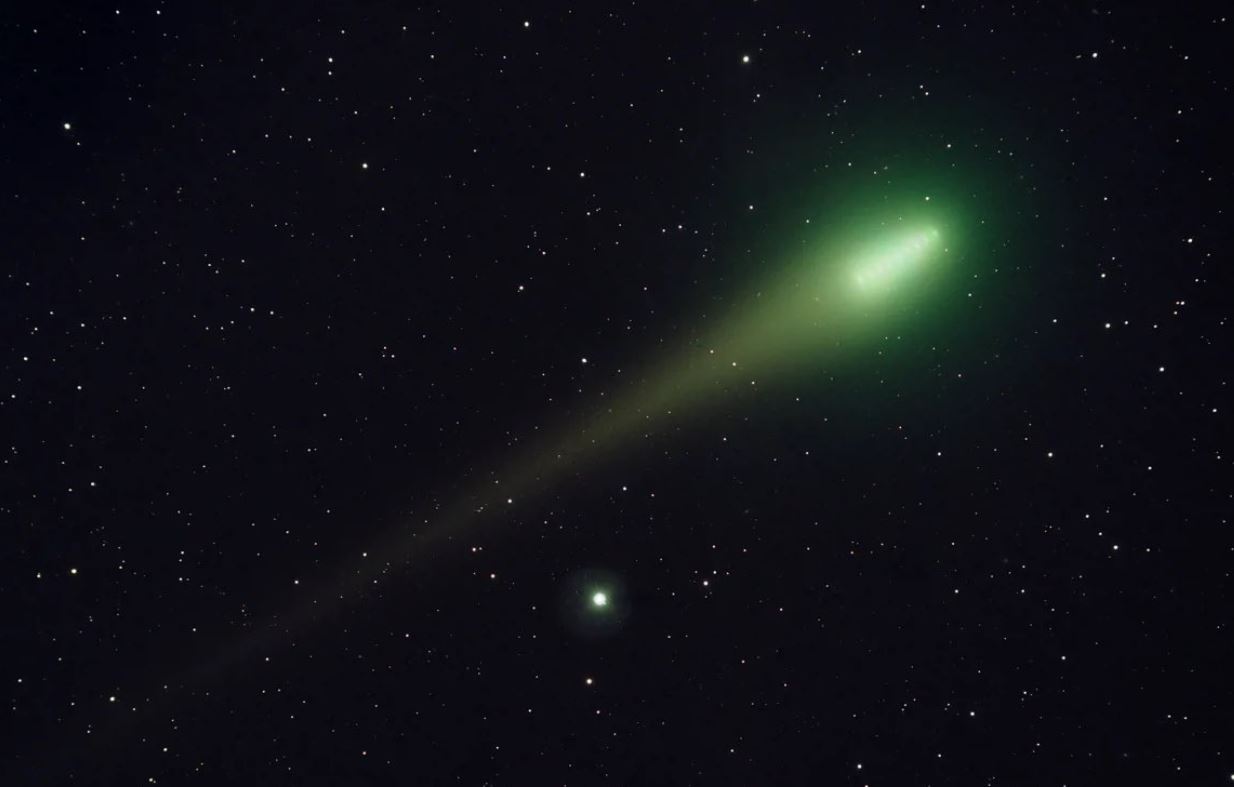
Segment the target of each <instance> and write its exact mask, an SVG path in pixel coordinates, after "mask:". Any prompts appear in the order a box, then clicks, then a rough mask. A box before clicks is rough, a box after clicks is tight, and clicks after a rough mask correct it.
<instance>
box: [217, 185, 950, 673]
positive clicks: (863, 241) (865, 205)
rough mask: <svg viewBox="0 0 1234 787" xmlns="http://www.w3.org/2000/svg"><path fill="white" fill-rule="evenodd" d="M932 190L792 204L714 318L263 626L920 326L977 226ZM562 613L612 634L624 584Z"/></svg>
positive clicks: (341, 601) (332, 603)
mask: <svg viewBox="0 0 1234 787" xmlns="http://www.w3.org/2000/svg"><path fill="white" fill-rule="evenodd" d="M929 193H933V194H935V195H936V196H938V195H939V190H938V188H937V187H934V188H932V189H931V191H930V192H926V191H924V190H922V189H905V190H904V191H902V192H901V193H899V194H898V195H891V196H889V195H887V194H881V195H880V194H870V193H861V192H859V191H857V190H855V193H853V194H849V195H848V196H849V197H850V198H851V201H846V202H845V203H844V204H847V205H850V206H851V207H850V208H848V209H847V210H845V209H838V210H837V209H836V208H834V207H832V208H829V209H828V212H827V213H826V214H825V215H823V216H819V215H817V214H815V215H814V216H813V220H812V221H808V220H804V216H802V214H800V213H799V214H797V217H796V218H795V219H794V220H795V222H797V223H795V224H794V225H786V226H784V227H783V228H774V229H776V230H781V229H782V230H783V231H770V230H771V229H773V228H768V227H762V228H761V231H762V232H763V233H764V234H766V235H767V236H768V237H769V238H771V239H772V240H770V241H769V242H768V243H769V247H771V246H774V247H775V248H774V249H770V250H767V251H765V252H761V253H759V254H758V255H757V263H758V264H759V265H766V267H767V270H768V271H770V272H771V275H770V276H767V277H764V278H763V279H762V281H761V282H757V281H747V282H746V283H745V285H744V286H742V287H741V288H740V290H739V291H738V292H735V293H731V294H730V296H729V297H726V298H723V299H719V300H718V301H717V302H720V303H723V306H722V307H721V308H719V309H717V310H716V311H717V312H718V314H717V315H716V316H712V314H707V315H705V316H704V315H699V316H698V317H697V318H696V320H697V321H696V322H694V323H693V326H692V327H687V328H684V329H682V331H681V332H680V333H679V334H677V335H676V336H675V337H671V338H672V339H673V340H674V341H672V342H671V343H670V345H675V346H676V347H677V349H676V350H669V351H668V352H656V353H655V357H654V358H652V359H651V360H649V361H647V362H644V363H642V364H641V371H640V370H638V369H632V370H630V371H625V372H621V371H620V369H617V370H616V371H617V372H619V374H616V375H614V377H613V378H611V380H612V382H611V385H612V387H611V388H607V389H602V390H601V392H600V396H599V397H598V398H594V399H593V400H592V402H591V404H590V405H584V406H581V407H580V409H579V410H576V411H575V412H574V413H572V414H570V415H566V416H564V417H563V418H562V419H561V420H560V421H558V422H557V423H556V424H543V425H537V426H535V427H534V429H533V430H532V432H531V433H530V434H528V435H526V437H527V438H529V439H527V440H526V441H523V440H516V441H512V443H513V445H512V448H511V450H510V451H509V452H508V453H507V454H506V455H504V456H502V457H497V458H493V459H490V460H488V461H486V462H485V463H484V464H485V465H487V466H488V467H489V468H491V469H490V470H489V471H487V472H484V473H479V474H476V475H475V476H473V478H472V480H471V481H470V482H469V483H467V484H465V485H464V486H463V487H462V488H460V489H458V490H456V491H455V493H454V494H453V495H452V497H451V498H450V499H449V500H448V501H447V502H446V503H445V504H443V505H441V506H440V507H439V508H436V509H435V510H434V511H433V513H432V514H431V515H430V516H428V517H417V519H416V520H415V521H414V522H406V523H404V524H402V525H400V526H398V527H392V528H390V529H389V530H387V531H386V532H385V534H384V536H383V537H382V538H380V539H378V540H377V541H376V542H375V543H372V544H370V545H369V547H368V549H367V550H366V551H365V552H364V553H363V554H362V556H361V557H360V558H356V559H353V560H349V561H347V563H346V564H345V565H340V567H339V571H338V573H337V574H336V576H335V577H334V579H333V581H332V582H326V583H324V584H323V587H325V588H328V589H329V591H328V592H324V593H322V594H321V595H320V596H314V598H312V599H310V600H309V601H306V602H305V603H304V604H302V605H301V606H299V607H297V608H296V609H294V610H292V611H291V612H289V613H288V614H287V615H286V616H283V617H280V618H279V619H278V625H277V626H270V627H268V628H267V629H265V630H263V631H265V632H275V631H285V630H288V629H290V628H294V627H297V626H301V625H307V624H308V623H310V622H313V621H318V620H321V619H322V617H323V615H325V614H327V612H328V611H329V610H331V609H335V608H339V607H343V606H345V605H347V604H349V603H352V602H353V601H354V600H357V599H360V598H363V597H365V596H366V595H368V594H369V593H371V592H372V589H373V586H374V585H376V584H378V583H382V584H384V583H385V581H386V579H387V577H388V576H390V575H391V574H393V573H395V572H394V571H392V569H397V568H400V567H404V566H409V565H413V564H419V561H420V560H428V561H430V562H431V557H432V555H433V554H434V553H436V552H437V551H438V550H442V549H448V548H451V546H452V545H453V544H456V543H457V542H456V541H455V539H457V538H458V537H459V536H461V535H462V534H463V533H464V532H466V533H468V534H469V535H471V536H473V537H479V536H480V534H481V532H482V531H483V530H484V529H485V527H486V526H488V527H492V526H495V525H497V524H499V523H502V522H505V521H506V519H505V517H500V516H492V515H490V512H492V511H508V510H510V508H511V504H510V503H509V501H510V500H519V501H520V502H523V501H524V500H527V499H532V498H534V497H536V496H537V495H540V494H544V493H545V492H546V491H548V490H551V489H553V488H554V487H555V486H556V485H558V484H560V483H562V482H564V481H566V480H569V479H573V478H577V477H579V476H580V475H582V474H583V473H584V472H585V470H586V469H587V467H588V466H589V465H590V464H591V463H593V462H598V461H611V460H612V459H613V458H614V457H616V456H617V455H619V454H620V453H621V452H623V451H625V450H629V449H631V448H634V447H636V446H639V445H644V444H645V442H644V441H645V440H646V439H647V438H648V437H649V436H650V435H652V434H655V433H660V434H666V433H671V432H673V431H676V430H678V429H679V428H680V427H681V426H682V424H683V423H684V422H685V421H686V420H689V421H691V422H698V421H700V420H703V419H704V418H705V417H706V416H707V415H708V414H710V413H711V412H712V409H713V408H714V407H716V406H717V405H718V404H719V403H722V402H725V401H733V400H734V399H738V398H739V397H740V396H741V395H743V392H749V391H756V390H761V388H762V387H763V386H765V385H774V384H777V383H778V384H785V383H787V382H789V381H793V382H794V383H796V382H798V381H802V380H804V381H806V384H808V381H809V380H810V379H812V378H814V377H815V376H817V375H818V374H819V373H820V371H822V370H823V369H825V368H826V367H827V366H828V365H830V364H831V363H832V362H833V361H834V360H835V359H836V357H837V356H839V355H840V354H841V353H844V352H848V353H850V354H851V351H852V350H853V349H854V348H861V347H863V346H866V344H867V343H873V342H878V341H882V340H883V338H884V337H885V336H886V335H887V332H888V331H890V330H893V329H894V326H895V324H896V322H897V321H900V320H905V319H911V320H913V321H914V324H918V323H919V322H920V321H921V319H922V313H923V310H925V306H926V305H927V304H928V303H929V302H934V301H938V300H939V299H938V298H937V297H936V296H937V295H938V285H939V284H940V283H941V282H943V281H945V278H944V277H942V276H939V275H935V273H945V272H947V270H948V269H949V268H951V267H954V266H951V265H941V264H938V263H941V262H942V261H943V258H944V257H947V258H949V259H948V262H951V261H952V260H951V259H950V258H951V257H953V256H954V249H953V248H951V247H950V244H954V243H956V242H957V241H958V238H957V235H956V228H957V227H960V226H963V227H968V228H970V229H971V227H972V224H973V222H972V221H971V220H958V219H959V218H960V217H959V216H957V214H956V213H955V212H954V211H956V210H957V209H959V206H961V205H962V204H963V201H962V200H959V199H934V200H933V201H931V200H930V197H928V196H926V195H927V194H929ZM893 196H894V199H893ZM943 196H946V195H943ZM833 202H834V201H828V200H820V201H819V204H828V205H830V204H832V203H833ZM807 215H808V214H807ZM786 221H787V219H786ZM794 227H795V228H794ZM944 228H945V231H944ZM944 235H945V236H946V237H947V238H948V244H949V245H948V246H944V243H943V238H944ZM750 256H751V257H755V256H756V255H753V254H751V255H750ZM926 311H928V310H926ZM690 324H691V323H690V322H687V323H686V325H687V326H689V325H690ZM369 554H374V555H378V556H380V559H379V560H370V559H368V555H369ZM428 564H429V563H425V564H424V565H428ZM563 614H564V615H565V618H566V620H568V621H569V623H570V626H571V627H572V628H574V629H576V630H578V631H580V632H583V633H586V634H588V635H591V634H596V635H600V634H608V633H612V632H614V631H616V630H617V629H618V628H619V627H620V625H621V623H622V621H623V620H624V618H625V616H626V615H628V614H629V604H628V601H627V599H626V597H625V595H624V593H623V590H622V587H621V584H620V582H618V581H616V580H615V579H613V577H612V576H611V575H609V574H605V573H601V574H597V575H594V576H592V575H588V576H587V577H584V578H582V579H580V580H579V581H578V582H577V583H576V584H574V585H573V590H572V591H571V593H569V595H568V603H567V604H566V609H565V612H564V613H563ZM267 639H268V636H262V635H255V636H253V637H251V638H249V639H247V640H245V641H244V642H242V643H240V646H239V647H237V648H235V649H233V650H232V651H231V652H230V653H229V654H227V655H226V656H224V657H222V659H220V662H221V661H228V660H234V659H238V658H239V657H241V656H242V655H243V654H244V653H245V652H247V651H248V650H250V649H253V648H256V647H258V646H260V644H261V643H262V642H263V641H265V640H267Z"/></svg>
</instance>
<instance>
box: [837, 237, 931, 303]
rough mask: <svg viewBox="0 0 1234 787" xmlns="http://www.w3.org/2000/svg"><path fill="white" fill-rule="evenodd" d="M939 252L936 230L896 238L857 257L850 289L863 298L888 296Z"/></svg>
mask: <svg viewBox="0 0 1234 787" xmlns="http://www.w3.org/2000/svg"><path fill="white" fill-rule="evenodd" d="M941 249H942V233H941V232H940V231H939V230H938V228H937V227H926V228H924V229H918V230H914V231H912V232H909V233H906V234H903V235H899V236H897V237H895V238H894V239H892V240H890V241H888V242H886V243H884V244H881V245H879V246H877V247H875V248H873V249H870V250H869V251H867V252H866V253H864V254H861V255H859V256H858V257H857V259H856V260H855V261H854V262H853V267H852V281H853V285H854V287H855V289H856V290H857V292H859V293H862V294H863V295H879V294H882V293H885V292H888V291H890V290H891V289H893V288H894V287H896V286H897V285H898V284H900V283H901V282H903V281H904V280H905V279H906V278H907V277H908V276H909V275H910V274H912V273H915V272H917V271H918V270H920V269H921V268H922V267H923V266H924V265H925V263H927V262H929V260H930V259H931V258H933V257H934V256H935V255H937V254H938V252H939V251H940V250H941Z"/></svg>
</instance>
